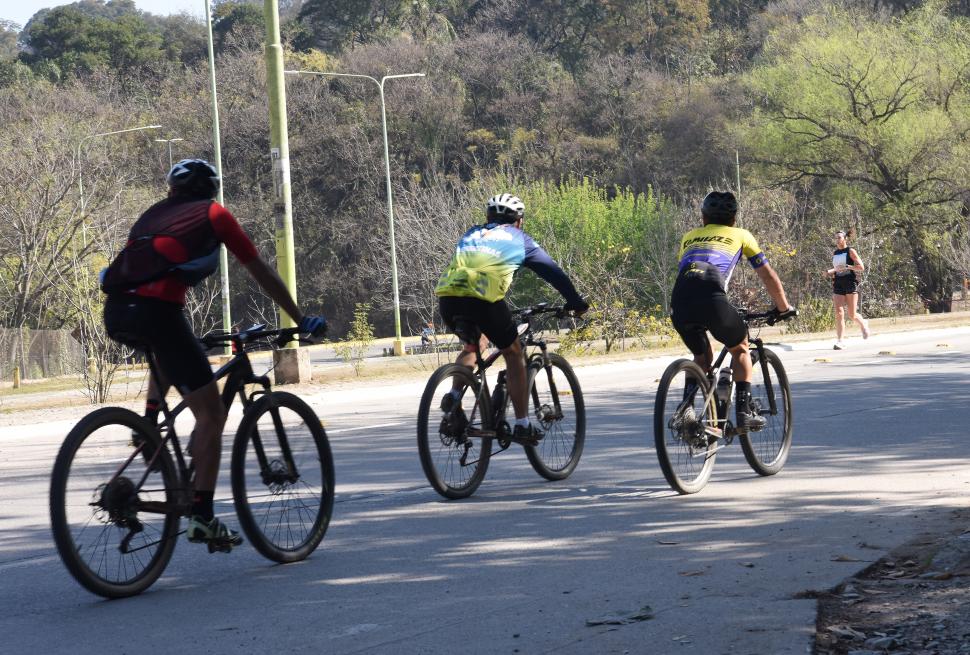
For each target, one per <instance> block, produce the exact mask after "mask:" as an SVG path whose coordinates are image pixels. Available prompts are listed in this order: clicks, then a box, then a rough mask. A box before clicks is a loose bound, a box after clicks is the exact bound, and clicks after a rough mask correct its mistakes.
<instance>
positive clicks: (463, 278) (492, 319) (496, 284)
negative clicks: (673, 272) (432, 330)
mask: <svg viewBox="0 0 970 655" xmlns="http://www.w3.org/2000/svg"><path fill="white" fill-rule="evenodd" d="M485 214H486V222H485V224H484V225H477V226H475V227H473V228H471V229H470V230H468V231H467V232H465V234H464V235H462V237H461V239H459V241H458V246H457V247H456V249H455V256H454V257H453V258H452V260H451V263H450V264H449V265H448V267H447V268H446V269H445V271H444V273H442V274H441V279H440V280H439V281H438V286H437V288H436V289H435V293H436V294H437V295H438V302H439V309H440V311H441V317H442V319H443V320H444V322H445V325H447V326H448V329H449V330H451V331H452V332H454V331H455V319H456V317H461V318H462V319H464V320H465V321H468V322H470V323H473V324H474V325H476V326H478V328H479V329H480V330H481V331H482V335H483V337H482V339H481V342H480V343H479V344H466V346H465V349H464V350H463V351H462V353H461V354H460V355H459V356H458V360H457V363H458V364H461V365H463V366H467V367H469V368H473V367H474V365H475V351H476V350H477V349H479V348H481V349H484V347H485V345H486V337H487V339H488V340H490V341H491V342H492V343H493V344H495V347H496V348H498V349H499V350H500V351H501V352H502V355H503V356H504V357H505V368H506V379H507V380H508V388H509V397H510V399H511V400H512V407H513V409H514V410H515V427H514V429H513V433H512V439H513V440H514V441H516V442H519V443H526V444H532V445H534V444H535V443H537V442H538V441H539V440H540V439H541V438H542V436H543V435H542V432H541V430H539V429H538V428H536V427H535V426H534V425H532V423H531V422H530V421H529V418H528V398H527V393H528V390H527V389H526V384H525V358H524V356H523V352H522V345H521V344H520V343H519V339H518V329H517V326H516V324H515V321H514V320H513V319H512V313H511V311H510V310H509V307H508V305H506V303H505V294H506V293H507V292H508V290H509V287H510V286H511V284H512V277H513V276H514V275H515V272H516V271H517V270H519V268H521V267H523V266H525V267H526V268H529V269H531V270H533V271H534V272H535V273H536V274H537V275H538V276H539V277H541V278H542V279H544V280H545V281H546V282H548V283H549V284H551V285H552V286H553V287H554V288H555V289H556V291H558V292H559V293H561V294H562V295H563V297H564V298H565V299H566V309H567V310H569V311H573V312H575V313H577V314H582V313H583V312H585V311H586V310H587V309H588V308H589V304H587V303H586V301H585V300H583V298H582V296H580V295H579V292H577V291H576V287H575V286H573V283H572V282H571V281H570V279H569V277H568V276H567V275H566V274H565V273H564V272H563V270H562V269H561V268H560V267H559V265H558V264H557V263H556V262H555V261H553V259H552V258H551V257H550V256H549V255H548V254H547V253H546V251H545V250H543V249H542V248H541V247H539V246H538V245H537V244H536V242H535V241H533V240H532V237H530V236H529V235H528V234H526V233H525V232H523V231H522V219H523V217H524V215H525V205H524V204H523V203H522V201H521V200H519V199H518V198H517V197H515V196H513V195H511V194H508V193H503V194H501V195H497V196H494V197H493V198H491V199H490V200H489V201H488V203H487V205H486V208H485ZM460 397H461V390H460V389H452V391H451V392H450V393H448V394H446V395H445V397H444V398H442V399H441V409H442V411H444V412H446V413H447V412H450V411H451V409H452V407H453V406H454V403H456V402H458V401H459V399H460Z"/></svg>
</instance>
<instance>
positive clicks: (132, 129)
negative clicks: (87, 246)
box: [77, 125, 162, 220]
mask: <svg viewBox="0 0 970 655" xmlns="http://www.w3.org/2000/svg"><path fill="white" fill-rule="evenodd" d="M161 127H162V126H161V125H142V126H141V127H129V128H128V129H125V130H113V131H111V132H99V133H98V134H89V135H87V136H86V137H83V138H82V139H81V141H80V142H78V144H77V164H78V169H77V190H78V194H79V195H80V196H81V219H82V220H83V219H84V182H83V181H82V179H81V177H82V175H81V174H82V172H83V171H84V167H83V166H81V148H82V147H83V146H84V142H85V141H87V140H88V139H96V138H98V137H101V136H112V135H115V134H126V133H128V132H139V131H141V130H157V129H159V128H161Z"/></svg>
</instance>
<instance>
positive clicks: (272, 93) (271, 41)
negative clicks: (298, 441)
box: [264, 0, 312, 384]
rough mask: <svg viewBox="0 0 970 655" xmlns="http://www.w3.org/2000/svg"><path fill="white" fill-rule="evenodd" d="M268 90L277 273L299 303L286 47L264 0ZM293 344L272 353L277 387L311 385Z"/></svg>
mask: <svg viewBox="0 0 970 655" xmlns="http://www.w3.org/2000/svg"><path fill="white" fill-rule="evenodd" d="M264 15H265V18H266V86H267V87H268V90H269V129H270V158H271V159H272V162H273V189H274V191H275V192H276V193H275V195H276V197H275V199H274V202H273V218H274V220H275V222H276V270H277V271H279V274H280V277H281V278H283V283H284V284H286V287H287V288H288V289H289V290H290V294H291V295H292V296H293V300H294V301H296V300H297V297H296V257H295V255H294V248H293V203H292V200H291V197H290V145H289V141H288V139H287V127H286V86H285V78H284V77H283V46H282V45H281V44H280V11H279V6H278V5H277V0H265V4H264ZM295 325H296V324H295V323H294V321H293V318H292V317H290V316H287V315H286V313H285V312H282V311H281V312H280V326H281V327H284V328H286V327H295ZM296 345H297V344H296V342H293V341H291V342H290V343H289V345H288V346H287V347H286V348H284V349H282V350H274V351H273V375H274V377H275V378H276V383H277V384H285V383H295V382H308V381H310V379H311V377H312V374H311V369H310V354H309V351H308V350H307V349H306V348H297V347H296Z"/></svg>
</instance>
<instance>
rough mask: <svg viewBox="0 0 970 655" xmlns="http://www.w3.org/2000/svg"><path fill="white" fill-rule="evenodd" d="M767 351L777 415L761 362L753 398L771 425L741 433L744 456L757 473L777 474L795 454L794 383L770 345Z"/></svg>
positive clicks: (754, 378)
mask: <svg viewBox="0 0 970 655" xmlns="http://www.w3.org/2000/svg"><path fill="white" fill-rule="evenodd" d="M764 354H765V361H767V362H768V367H769V369H770V373H769V375H772V376H773V377H774V379H773V380H772V381H771V385H772V388H773V389H774V395H775V407H776V408H777V410H778V413H777V414H775V415H772V414H771V413H770V410H769V402H768V393H767V387H766V385H765V382H766V380H765V379H764V370H763V369H762V368H761V362H760V361H759V362H758V363H756V364H755V365H754V367H753V368H754V374H753V378H752V382H751V400H752V402H753V403H754V404H756V405H757V407H758V409H759V413H760V414H761V415H762V416H764V417H765V419H767V424H766V425H765V427H764V428H762V429H761V430H759V431H757V432H749V433H747V434H743V435H741V450H742V451H744V458H745V459H746V460H747V461H748V465H749V466H750V467H751V468H752V469H754V471H755V473H757V474H758V475H774V474H776V473H778V472H779V471H780V470H781V469H782V468H784V466H785V463H786V462H787V461H788V455H789V454H790V453H791V442H792V408H791V385H790V384H789V383H788V374H787V373H786V372H785V368H784V366H782V364H781V359H780V358H779V357H778V355H776V354H775V353H774V352H772V351H770V350H768V349H767V348H765V349H764Z"/></svg>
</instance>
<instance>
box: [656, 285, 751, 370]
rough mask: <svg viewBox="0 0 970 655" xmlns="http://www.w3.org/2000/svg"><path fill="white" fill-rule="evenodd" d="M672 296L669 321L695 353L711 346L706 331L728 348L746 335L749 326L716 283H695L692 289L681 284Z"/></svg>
mask: <svg viewBox="0 0 970 655" xmlns="http://www.w3.org/2000/svg"><path fill="white" fill-rule="evenodd" d="M678 291H679V293H675V295H674V298H673V299H672V300H671V310H672V314H671V317H670V320H671V322H672V323H673V324H674V329H675V330H677V333H678V334H679V335H680V338H681V339H683V340H684V344H686V345H687V347H688V348H689V349H690V351H691V352H692V353H694V354H695V355H702V354H705V353H707V352H708V350H709V349H710V343H711V342H710V341H709V340H708V338H707V332H708V331H710V333H711V334H712V335H714V338H715V339H717V340H718V341H720V342H721V343H723V344H724V345H725V346H727V347H728V348H733V347H735V346H737V345H738V344H740V343H741V342H742V341H744V340H745V339H746V338H747V336H748V329H747V327H745V325H744V321H743V320H742V319H741V315H740V314H738V310H737V308H735V307H734V305H732V304H731V303H730V302H729V301H728V299H727V295H726V294H725V293H724V291H722V290H721V289H720V286H717V287H716V289H712V288H711V285H708V284H698V285H696V287H695V288H693V289H691V288H690V286H688V285H683V286H682V287H681V288H680V289H678Z"/></svg>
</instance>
